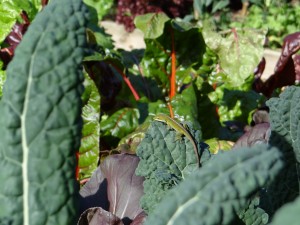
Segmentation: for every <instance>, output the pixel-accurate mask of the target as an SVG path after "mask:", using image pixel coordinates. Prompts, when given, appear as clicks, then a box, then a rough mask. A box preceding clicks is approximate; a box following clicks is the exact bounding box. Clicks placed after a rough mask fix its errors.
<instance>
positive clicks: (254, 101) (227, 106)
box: [208, 84, 262, 124]
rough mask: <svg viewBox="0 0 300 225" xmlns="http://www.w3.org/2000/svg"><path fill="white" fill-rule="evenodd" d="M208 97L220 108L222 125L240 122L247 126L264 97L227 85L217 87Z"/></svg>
mask: <svg viewBox="0 0 300 225" xmlns="http://www.w3.org/2000/svg"><path fill="white" fill-rule="evenodd" d="M208 96H209V98H210V100H211V101H212V102H213V103H215V104H216V106H217V107H218V114H219V119H220V122H221V123H222V122H226V121H240V122H244V123H245V124H246V123H247V121H248V118H249V114H250V113H251V112H252V111H253V110H254V109H256V108H257V107H258V106H259V103H260V102H261V99H262V96H261V95H260V94H258V93H257V92H255V91H253V90H248V91H246V90H239V88H233V87H231V86H230V85H226V84H225V85H222V86H220V87H217V88H216V89H215V91H214V92H211V93H209V95H208Z"/></svg>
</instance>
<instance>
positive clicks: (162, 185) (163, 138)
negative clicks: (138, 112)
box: [136, 121, 210, 212]
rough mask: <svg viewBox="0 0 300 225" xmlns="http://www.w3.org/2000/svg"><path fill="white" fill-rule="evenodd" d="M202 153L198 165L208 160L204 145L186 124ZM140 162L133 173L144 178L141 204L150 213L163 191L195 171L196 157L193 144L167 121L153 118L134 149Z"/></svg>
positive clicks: (196, 133) (161, 196)
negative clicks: (143, 136)
mask: <svg viewBox="0 0 300 225" xmlns="http://www.w3.org/2000/svg"><path fill="white" fill-rule="evenodd" d="M189 131H190V133H191V134H192V136H193V137H194V138H195V141H196V143H197V146H198V149H199V151H200V156H201V164H203V163H205V161H207V160H208V159H209V156H210V155H209V152H208V150H207V149H205V148H206V146H205V145H204V144H203V143H201V133H200V131H199V130H197V131H195V130H194V129H192V128H191V127H190V126H189ZM137 155H138V156H139V157H140V159H141V161H140V163H139V165H138V168H137V170H136V174H137V175H139V176H143V177H145V179H146V180H145V182H144V192H145V195H144V196H143V197H142V199H141V205H142V207H143V209H144V210H146V211H147V212H151V211H153V210H154V208H155V207H156V204H157V203H159V202H160V201H161V199H162V198H163V196H164V195H165V193H166V192H167V191H168V190H169V189H171V188H172V187H174V186H175V185H177V184H178V183H179V182H180V181H181V180H182V179H185V178H186V177H188V176H189V175H190V174H191V173H192V172H193V171H195V170H197V168H198V166H197V158H196V156H195V152H194V148H193V145H192V143H191V142H190V140H189V139H187V138H186V137H178V133H177V132H176V131H175V130H173V129H172V128H169V127H168V126H167V125H166V124H164V123H161V122H157V121H154V122H152V123H151V125H150V127H149V129H148V130H147V132H146V134H145V138H144V139H143V141H142V142H141V143H140V145H139V146H138V149H137Z"/></svg>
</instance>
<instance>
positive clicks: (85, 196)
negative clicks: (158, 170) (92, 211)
mask: <svg viewBox="0 0 300 225" xmlns="http://www.w3.org/2000/svg"><path fill="white" fill-rule="evenodd" d="M138 162H139V158H138V157H137V156H135V155H129V154H117V155H112V156H109V157H107V158H106V159H105V160H104V161H103V163H102V164H101V165H100V166H99V167H98V168H97V170H96V171H95V172H94V174H93V175H92V177H91V179H90V180H89V181H88V182H87V183H86V185H85V186H84V187H82V189H81V190H80V195H81V202H80V211H81V212H83V211H85V210H86V209H88V208H91V207H101V208H102V209H103V210H107V211H108V212H110V213H112V214H113V215H114V216H116V217H118V218H120V219H121V220H122V221H123V223H124V224H130V223H133V222H134V224H136V225H137V224H142V223H143V221H144V218H145V214H144V211H143V210H142V208H141V207H140V205H139V201H140V198H141V196H142V195H143V181H144V178H143V177H139V176H136V175H135V169H136V167H137V165H138ZM100 224H101V223H100Z"/></svg>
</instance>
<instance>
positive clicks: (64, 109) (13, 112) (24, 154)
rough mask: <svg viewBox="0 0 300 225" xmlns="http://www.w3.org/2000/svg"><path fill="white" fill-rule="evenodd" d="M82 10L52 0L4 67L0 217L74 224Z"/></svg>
mask: <svg viewBox="0 0 300 225" xmlns="http://www.w3.org/2000/svg"><path fill="white" fill-rule="evenodd" d="M87 17H88V13H87V8H86V7H85V6H84V5H83V3H82V2H81V1H78V0H71V1H70V0H52V1H51V3H50V4H49V5H48V6H47V7H46V8H44V9H43V11H42V12H41V13H40V14H38V15H37V16H36V18H35V20H34V22H33V23H32V24H31V25H30V27H29V29H28V31H27V33H26V34H25V36H24V38H23V40H22V42H21V43H20V45H19V46H18V47H17V49H16V51H15V56H14V58H13V60H12V61H11V63H10V64H9V66H8V68H7V80H6V82H5V87H4V90H3V97H2V99H1V103H0V104H1V105H0V114H1V118H0V138H1V140H0V168H1V172H0V180H1V182H2V183H3V182H4V183H3V185H0V221H1V220H2V218H6V217H9V219H10V224H13V225H29V224H30V225H41V224H61V225H66V224H75V219H76V199H77V197H76V196H77V195H78V192H77V191H78V188H77V187H78V185H77V182H76V178H75V168H76V156H75V153H76V151H77V150H78V149H79V145H80V136H81V135H80V133H81V124H82V119H81V117H80V115H81V94H82V92H83V86H82V81H83V78H84V77H83V74H82V68H81V66H80V63H81V61H82V58H83V55H84V51H85V48H86V36H85V29H86V28H85V27H86V23H87ZM4 184H5V185H4Z"/></svg>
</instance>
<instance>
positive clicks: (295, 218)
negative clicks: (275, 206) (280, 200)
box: [270, 197, 300, 225]
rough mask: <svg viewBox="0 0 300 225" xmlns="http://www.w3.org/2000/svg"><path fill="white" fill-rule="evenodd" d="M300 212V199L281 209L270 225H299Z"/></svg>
mask: <svg viewBox="0 0 300 225" xmlns="http://www.w3.org/2000/svg"><path fill="white" fill-rule="evenodd" d="M299 211H300V197H298V198H297V199H296V200H295V201H294V202H292V203H288V204H286V205H284V206H283V207H282V208H280V209H279V210H278V211H277V212H276V214H275V216H274V219H273V222H272V223H271V224H270V225H282V224H288V225H298V224H299Z"/></svg>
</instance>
